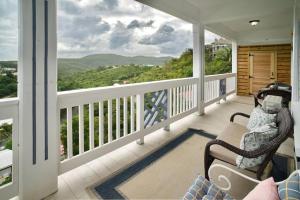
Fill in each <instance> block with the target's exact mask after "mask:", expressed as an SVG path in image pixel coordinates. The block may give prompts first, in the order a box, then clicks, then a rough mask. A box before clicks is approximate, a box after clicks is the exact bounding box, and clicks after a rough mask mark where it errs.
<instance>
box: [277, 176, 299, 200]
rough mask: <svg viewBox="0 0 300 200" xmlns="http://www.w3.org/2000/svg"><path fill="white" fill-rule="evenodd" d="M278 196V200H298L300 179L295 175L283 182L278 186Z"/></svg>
mask: <svg viewBox="0 0 300 200" xmlns="http://www.w3.org/2000/svg"><path fill="white" fill-rule="evenodd" d="M278 194H279V197H280V199H300V177H299V173H297V174H295V176H292V177H291V178H289V179H288V180H286V181H285V182H283V183H281V184H279V186H278Z"/></svg>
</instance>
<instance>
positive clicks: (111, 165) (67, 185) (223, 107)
mask: <svg viewBox="0 0 300 200" xmlns="http://www.w3.org/2000/svg"><path fill="white" fill-rule="evenodd" d="M252 108H253V98H252V97H240V96H234V95H233V96H230V97H228V100H227V101H226V102H223V101H222V102H221V104H213V105H211V106H209V107H207V108H206V111H205V112H206V114H205V115H203V116H198V115H197V114H192V115H190V116H187V117H185V118H184V119H181V120H180V121H177V122H175V123H174V124H172V125H171V131H170V132H166V131H164V130H159V131H156V132H154V133H152V134H150V135H148V136H146V137H145V144H144V145H138V144H136V143H135V142H133V143H131V144H128V145H126V146H124V147H122V148H120V149H118V150H116V151H114V152H112V153H109V154H108V155H105V156H103V157H100V158H98V159H96V160H94V161H92V162H90V163H88V164H85V165H83V166H81V167H78V168H76V169H74V170H71V171H69V172H67V173H65V174H62V175H61V176H59V178H58V187H59V189H58V192H57V193H55V194H53V195H51V196H49V197H48V198H47V199H51V200H52V199H64V200H65V199H96V197H95V196H94V194H92V193H91V192H90V191H89V190H88V189H87V188H88V187H90V186H91V185H94V184H95V183H97V182H100V181H101V180H102V179H103V178H105V177H107V176H110V175H111V174H112V173H114V172H116V171H117V170H119V169H121V168H123V167H125V166H126V165H128V164H130V163H131V162H133V161H135V160H136V159H139V158H141V157H142V156H144V155H145V154H147V153H149V152H150V151H153V150H154V149H156V148H158V147H159V146H160V145H162V144H163V143H166V142H167V141H169V140H171V139H173V138H174V137H176V136H178V135H179V134H181V133H184V131H185V130H187V129H188V128H194V129H202V130H205V131H207V132H209V133H212V134H215V135H218V134H219V133H220V132H221V131H222V130H223V129H224V128H225V126H226V125H227V124H228V123H229V118H230V116H231V115H232V114H233V113H235V112H244V113H250V112H251V110H252ZM237 122H238V123H241V124H245V123H246V120H245V119H242V118H237Z"/></svg>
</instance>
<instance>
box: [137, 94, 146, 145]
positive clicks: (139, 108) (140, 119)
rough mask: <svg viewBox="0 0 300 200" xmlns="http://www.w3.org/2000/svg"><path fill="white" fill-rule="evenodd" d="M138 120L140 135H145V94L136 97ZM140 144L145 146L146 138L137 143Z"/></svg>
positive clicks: (141, 138) (142, 137)
mask: <svg viewBox="0 0 300 200" xmlns="http://www.w3.org/2000/svg"><path fill="white" fill-rule="evenodd" d="M136 98H137V102H136V113H137V115H136V117H137V118H136V119H137V127H136V128H137V131H140V134H143V130H144V94H138V95H137V96H136ZM137 143H138V144H144V136H143V135H142V136H141V137H140V139H139V140H138V141H137Z"/></svg>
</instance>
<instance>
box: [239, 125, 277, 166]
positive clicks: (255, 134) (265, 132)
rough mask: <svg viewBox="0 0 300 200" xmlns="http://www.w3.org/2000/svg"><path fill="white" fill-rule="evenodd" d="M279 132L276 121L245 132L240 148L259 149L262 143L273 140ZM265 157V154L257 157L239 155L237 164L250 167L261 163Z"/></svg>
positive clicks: (247, 149)
mask: <svg viewBox="0 0 300 200" xmlns="http://www.w3.org/2000/svg"><path fill="white" fill-rule="evenodd" d="M277 134H278V129H277V127H276V124H275V123H271V124H266V125H263V126H261V127H258V128H256V129H254V130H252V131H250V132H248V133H245V134H244V135H243V137H242V139H241V142H240V148H241V149H243V150H246V151H253V150H256V149H259V148H260V146H261V145H262V144H265V143H267V142H269V141H271V140H272V139H273V138H274V137H275V136H276V135H277ZM264 159H265V155H261V156H259V157H257V158H245V157H243V156H240V155H239V156H237V158H236V164H237V166H238V167H240V168H243V169H244V168H250V167H255V166H257V165H260V164H261V163H262V162H263V160H264Z"/></svg>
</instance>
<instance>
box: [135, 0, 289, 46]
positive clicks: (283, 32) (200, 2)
mask: <svg viewBox="0 0 300 200" xmlns="http://www.w3.org/2000/svg"><path fill="white" fill-rule="evenodd" d="M138 1H140V2H142V3H145V4H147V5H149V6H152V7H154V8H157V9H160V10H162V11H164V12H167V13H170V14H172V15H174V16H177V17H179V18H182V19H184V20H186V21H189V22H191V23H202V24H205V25H206V27H207V29H209V30H211V31H213V32H215V33H218V34H220V35H223V36H226V37H227V38H229V39H234V40H236V41H237V42H238V43H239V44H266V43H289V42H291V40H292V17H293V4H294V0H251V1H250V0H138ZM254 19H258V20H260V23H259V24H258V25H257V26H256V27H252V26H250V25H249V23H248V22H249V21H250V20H254Z"/></svg>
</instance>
